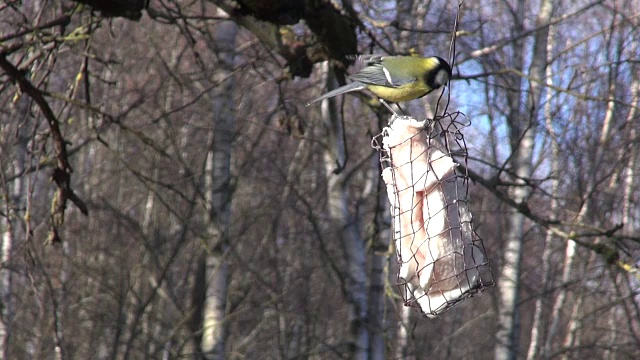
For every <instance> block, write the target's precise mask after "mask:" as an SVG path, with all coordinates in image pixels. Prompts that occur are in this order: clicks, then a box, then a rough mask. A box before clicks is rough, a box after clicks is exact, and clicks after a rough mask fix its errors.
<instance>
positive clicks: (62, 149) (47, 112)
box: [0, 53, 89, 242]
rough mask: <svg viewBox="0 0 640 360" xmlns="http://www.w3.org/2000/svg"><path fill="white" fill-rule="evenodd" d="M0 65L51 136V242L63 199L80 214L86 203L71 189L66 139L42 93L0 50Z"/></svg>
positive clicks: (60, 219) (61, 214)
mask: <svg viewBox="0 0 640 360" xmlns="http://www.w3.org/2000/svg"><path fill="white" fill-rule="evenodd" d="M0 68H1V69H2V70H3V71H4V72H5V73H6V74H7V75H8V76H9V78H10V79H11V80H12V81H14V82H16V83H17V85H18V87H19V88H20V91H22V92H23V93H25V94H27V95H29V96H30V97H31V98H32V99H33V100H34V101H35V103H36V104H37V105H38V107H39V108H40V111H42V114H43V115H44V117H45V119H46V120H47V123H48V124H49V128H50V130H51V137H52V139H53V150H54V153H55V156H56V164H55V167H54V169H53V172H52V174H51V179H52V180H53V181H54V182H55V183H56V185H57V187H58V189H57V190H56V193H55V194H54V196H53V199H52V200H51V220H52V225H53V229H52V232H51V234H50V236H49V240H50V241H53V242H57V241H60V238H59V236H58V232H57V227H58V226H61V225H62V224H63V223H64V213H65V210H66V208H67V200H71V202H73V203H74V204H75V205H76V206H77V207H78V209H80V212H82V213H83V214H84V215H88V214H89V210H88V209H87V205H85V203H84V202H83V201H82V200H81V199H80V198H79V197H78V196H77V195H76V194H75V193H74V192H73V190H72V189H71V173H72V172H73V169H72V168H71V165H70V164H69V158H68V154H67V143H66V141H65V139H64V137H63V136H62V132H61V131H60V126H59V125H58V119H57V118H56V116H55V114H54V113H53V111H52V110H51V107H49V104H48V103H47V101H46V100H45V99H44V97H43V96H42V93H41V92H40V90H38V89H37V88H36V87H35V86H34V85H33V84H32V83H31V82H30V81H29V80H28V79H27V78H26V77H25V75H24V73H23V72H21V71H20V70H18V68H16V67H15V66H14V65H13V64H11V62H9V60H7V58H6V54H4V53H0Z"/></svg>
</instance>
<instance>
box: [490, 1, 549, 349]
mask: <svg viewBox="0 0 640 360" xmlns="http://www.w3.org/2000/svg"><path fill="white" fill-rule="evenodd" d="M552 5H553V3H552V1H551V0H544V1H542V2H541V4H540V11H539V13H538V17H537V19H536V25H537V26H541V25H544V24H546V23H548V22H549V20H550V19H551V13H552V9H553V6H552ZM525 6H526V4H525V2H524V1H522V0H521V1H518V4H517V8H516V15H515V16H516V19H515V23H516V31H517V34H520V33H522V31H523V30H524V26H523V21H524V15H525ZM547 36H548V28H543V29H541V30H539V31H537V32H536V35H535V38H534V48H533V54H532V56H533V58H532V62H531V67H530V70H529V74H530V76H531V77H532V78H534V79H543V78H544V74H545V66H546V60H547V55H546V54H547ZM513 49H514V54H515V55H514V65H515V66H518V67H520V68H521V69H524V61H523V60H524V58H523V56H522V53H523V52H524V50H525V49H526V47H525V45H524V44H523V43H522V42H520V41H516V42H514V47H513ZM512 86H513V90H515V91H512V92H510V93H509V94H508V98H509V106H510V110H509V119H508V125H509V140H510V143H511V152H512V154H513V156H512V158H511V165H512V168H513V171H514V173H515V176H516V179H515V180H514V181H515V182H516V183H519V184H521V185H522V186H517V187H516V188H514V189H513V191H512V198H513V200H514V201H515V202H516V203H518V204H520V203H525V202H526V201H527V199H528V197H529V194H530V193H531V189H530V188H529V187H528V186H526V185H525V182H524V181H523V179H528V178H531V175H532V172H533V168H532V158H533V146H534V141H535V114H536V112H537V111H536V109H537V106H538V102H539V99H540V94H541V89H540V84H539V83H538V82H535V81H529V96H528V98H527V106H526V109H522V108H523V107H522V106H521V105H520V99H521V95H520V90H522V79H521V78H518V79H514V81H513V84H512ZM524 226H525V216H524V215H523V214H521V213H519V212H517V211H516V210H511V213H510V214H509V216H508V218H507V229H508V231H507V234H508V239H507V240H506V245H505V250H504V257H503V262H502V271H501V273H500V277H499V279H498V285H499V289H498V291H499V295H498V296H499V308H498V309H499V310H498V332H497V334H496V337H497V344H496V348H495V359H496V360H507V359H509V360H511V359H515V358H516V356H517V354H518V349H519V341H518V339H519V336H520V318H519V302H520V297H519V291H520V267H521V261H522V241H523V236H524Z"/></svg>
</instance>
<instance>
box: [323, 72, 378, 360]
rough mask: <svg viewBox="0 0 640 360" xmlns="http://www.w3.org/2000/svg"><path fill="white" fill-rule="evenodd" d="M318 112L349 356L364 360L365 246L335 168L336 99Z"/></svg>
mask: <svg viewBox="0 0 640 360" xmlns="http://www.w3.org/2000/svg"><path fill="white" fill-rule="evenodd" d="M323 68H324V69H323V70H324V73H325V74H327V85H328V89H333V88H335V87H336V86H337V84H336V80H335V76H334V75H333V70H332V69H331V67H330V65H329V64H328V63H327V62H325V63H323ZM321 112H322V119H323V121H324V126H325V129H326V136H327V143H328V146H327V147H326V150H325V152H324V156H323V159H324V167H325V174H326V176H327V202H328V204H327V207H328V208H327V210H328V213H329V218H330V219H331V223H332V228H333V229H335V231H336V232H337V236H338V238H339V239H340V240H341V242H342V247H343V251H344V256H345V263H346V271H345V273H344V274H345V281H346V287H345V288H346V296H347V302H348V303H349V327H350V333H351V337H352V339H351V344H350V354H349V355H350V356H349V358H351V359H358V360H364V359H367V351H368V349H369V331H368V329H367V323H368V314H367V311H368V308H369V306H368V294H367V269H366V248H365V244H364V240H363V239H362V237H361V236H360V230H359V228H358V222H357V219H356V217H355V216H354V215H353V214H352V213H351V212H350V211H349V203H348V196H347V191H346V189H345V184H344V181H345V179H344V177H343V176H342V174H343V172H339V171H336V170H337V168H338V167H342V166H344V164H345V162H346V144H345V142H344V140H345V138H344V128H343V122H342V121H341V119H340V116H339V115H338V112H337V109H336V106H335V99H327V100H324V101H322V105H321Z"/></svg>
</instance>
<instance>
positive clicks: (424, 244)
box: [381, 116, 488, 317]
mask: <svg viewBox="0 0 640 360" xmlns="http://www.w3.org/2000/svg"><path fill="white" fill-rule="evenodd" d="M432 125H433V122H429V121H417V120H415V119H413V118H411V117H397V116H394V118H393V119H392V121H391V122H390V125H389V126H388V127H386V128H385V129H384V130H383V133H382V145H383V146H382V149H381V151H382V154H383V158H382V162H383V165H386V166H387V167H386V168H385V169H384V170H383V171H382V178H383V180H384V181H385V184H386V187H387V195H388V197H389V201H390V203H391V216H392V219H393V221H392V222H393V230H394V231H393V239H394V242H395V245H396V253H397V257H398V262H399V264H398V265H399V273H398V284H399V286H400V288H401V293H402V295H403V298H404V300H405V304H406V305H409V306H414V307H417V308H419V309H420V311H421V312H422V313H423V314H424V315H426V316H428V317H435V316H437V315H439V314H441V313H442V312H444V311H445V310H447V309H449V308H450V307H452V306H454V305H455V304H457V303H459V302H460V301H462V300H464V299H466V298H468V297H470V296H472V295H473V294H475V293H476V292H478V291H480V290H482V288H483V287H484V284H483V279H482V276H481V270H484V269H483V268H485V269H488V261H487V259H486V256H485V251H484V247H483V245H482V240H481V239H480V238H479V237H478V235H477V234H476V233H475V231H474V229H473V224H472V217H471V212H470V210H469V202H468V191H467V186H468V181H466V180H468V179H467V178H466V176H465V175H464V174H461V173H460V172H459V171H458V170H457V167H458V165H457V164H456V162H455V161H454V159H453V158H452V157H451V153H450V151H448V150H447V147H445V146H444V145H443V144H442V143H441V142H440V141H439V139H438V136H437V135H434V134H435V131H434V127H433V126H432ZM465 150H466V149H465Z"/></svg>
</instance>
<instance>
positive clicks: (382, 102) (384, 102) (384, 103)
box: [380, 99, 398, 116]
mask: <svg viewBox="0 0 640 360" xmlns="http://www.w3.org/2000/svg"><path fill="white" fill-rule="evenodd" d="M380 103H381V104H382V105H384V106H386V107H387V109H389V111H391V113H393V115H395V116H398V114H397V113H396V112H395V111H394V110H393V109H392V108H391V106H390V105H389V104H387V102H386V101H384V100H382V99H380Z"/></svg>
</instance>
